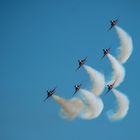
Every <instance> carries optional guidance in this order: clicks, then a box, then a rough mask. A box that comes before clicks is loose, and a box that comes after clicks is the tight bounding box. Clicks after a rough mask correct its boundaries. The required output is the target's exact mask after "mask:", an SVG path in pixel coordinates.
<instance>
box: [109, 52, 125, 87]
mask: <svg viewBox="0 0 140 140" xmlns="http://www.w3.org/2000/svg"><path fill="white" fill-rule="evenodd" d="M107 57H108V59H109V60H110V63H111V65H112V69H113V74H112V80H111V81H110V82H108V84H112V83H113V82H114V81H115V85H114V87H118V86H119V85H120V84H121V83H122V82H123V80H124V77H125V69H124V67H123V66H122V65H121V64H120V63H119V61H118V60H117V59H116V58H115V57H113V56H112V55H111V54H107Z"/></svg>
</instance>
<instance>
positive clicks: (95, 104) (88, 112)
mask: <svg viewBox="0 0 140 140" xmlns="http://www.w3.org/2000/svg"><path fill="white" fill-rule="evenodd" d="M80 92H81V95H82V97H83V100H84V103H85V105H84V108H83V110H82V113H81V114H80V116H79V117H80V118H82V119H88V120H90V119H95V118H97V117H98V116H99V115H100V114H101V112H102V110H103V107H104V105H103V102H102V100H101V99H100V98H99V97H97V96H95V95H94V94H93V93H92V92H89V91H87V90H84V89H81V90H80Z"/></svg>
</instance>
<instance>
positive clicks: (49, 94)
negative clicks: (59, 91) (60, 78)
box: [44, 87, 56, 102]
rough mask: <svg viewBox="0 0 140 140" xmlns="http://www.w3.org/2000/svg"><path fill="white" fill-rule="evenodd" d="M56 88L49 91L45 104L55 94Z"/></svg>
mask: <svg viewBox="0 0 140 140" xmlns="http://www.w3.org/2000/svg"><path fill="white" fill-rule="evenodd" d="M55 90H56V87H55V88H54V89H52V90H47V97H46V98H45V99H44V102H45V101H46V100H47V99H48V98H49V97H51V96H52V95H53V94H54V93H55Z"/></svg>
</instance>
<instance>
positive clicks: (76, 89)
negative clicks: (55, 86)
mask: <svg viewBox="0 0 140 140" xmlns="http://www.w3.org/2000/svg"><path fill="white" fill-rule="evenodd" d="M81 86H82V84H81V83H80V84H77V85H74V88H75V92H74V94H75V93H77V92H78V91H79V90H80V88H81ZM74 94H73V95H74Z"/></svg>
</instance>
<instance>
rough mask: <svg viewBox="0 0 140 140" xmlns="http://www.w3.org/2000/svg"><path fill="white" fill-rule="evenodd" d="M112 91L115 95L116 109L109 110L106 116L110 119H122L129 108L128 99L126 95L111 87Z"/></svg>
mask: <svg viewBox="0 0 140 140" xmlns="http://www.w3.org/2000/svg"><path fill="white" fill-rule="evenodd" d="M112 92H113V93H114V95H115V97H116V101H117V109H116V112H113V111H111V112H109V113H108V117H109V119H110V120H113V121H117V120H121V119H123V118H124V117H125V116H126V115H127V112H128V109H129V99H128V98H127V96H126V95H124V94H123V93H121V92H120V91H118V90H116V89H112Z"/></svg>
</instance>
